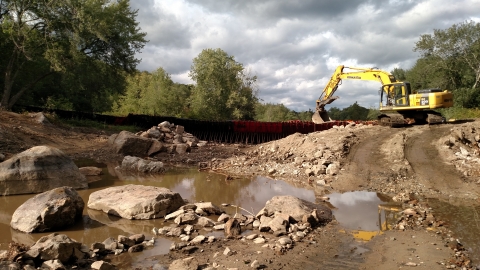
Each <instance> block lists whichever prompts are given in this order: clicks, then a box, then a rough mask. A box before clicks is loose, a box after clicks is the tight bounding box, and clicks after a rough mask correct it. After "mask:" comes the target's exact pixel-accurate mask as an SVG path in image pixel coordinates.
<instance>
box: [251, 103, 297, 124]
mask: <svg viewBox="0 0 480 270" xmlns="http://www.w3.org/2000/svg"><path fill="white" fill-rule="evenodd" d="M255 120H256V121H261V122H282V121H289V120H298V116H297V114H296V113H295V112H294V111H292V110H290V109H288V108H287V107H285V105H283V104H271V103H266V104H262V103H257V104H256V105H255Z"/></svg>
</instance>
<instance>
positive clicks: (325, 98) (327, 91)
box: [312, 65, 397, 124]
mask: <svg viewBox="0 0 480 270" xmlns="http://www.w3.org/2000/svg"><path fill="white" fill-rule="evenodd" d="M345 68H347V69H349V70H353V71H351V72H344V69H345ZM343 79H350V80H369V81H378V82H380V83H381V84H382V85H386V84H391V83H394V82H396V81H397V80H396V79H395V77H394V76H393V75H392V74H390V73H388V72H386V71H383V70H379V69H375V68H358V67H345V66H343V65H341V66H338V67H337V69H335V72H334V73H333V75H332V77H331V78H330V81H329V82H328V83H327V85H326V86H325V88H324V89H323V92H322V93H321V95H320V97H319V98H318V100H317V104H316V107H315V113H314V114H313V116H312V120H313V122H315V123H317V124H318V123H323V122H328V121H331V119H330V118H329V117H328V114H327V111H326V110H325V105H327V104H330V103H332V102H333V101H335V100H336V99H338V97H337V96H333V94H334V93H335V91H337V88H338V86H339V85H341V83H342V80H343ZM386 94H389V93H386Z"/></svg>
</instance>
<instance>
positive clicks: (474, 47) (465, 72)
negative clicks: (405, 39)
mask: <svg viewBox="0 0 480 270" xmlns="http://www.w3.org/2000/svg"><path fill="white" fill-rule="evenodd" d="M414 50H415V51H418V52H420V54H421V58H420V59H418V60H417V62H416V64H415V66H414V67H413V68H412V69H410V70H409V71H407V79H408V80H409V81H410V82H411V83H412V86H413V88H414V89H419V88H431V87H438V88H442V89H450V90H453V91H454V95H455V106H464V107H467V108H473V107H478V106H479V105H480V98H479V96H480V93H479V92H480V23H476V22H473V21H466V22H462V23H459V24H454V25H452V26H451V27H450V28H448V29H435V30H434V31H433V34H425V35H422V36H421V37H420V39H419V41H418V42H417V43H416V44H415V49H414ZM457 102H458V103H457Z"/></svg>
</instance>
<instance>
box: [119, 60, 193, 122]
mask: <svg viewBox="0 0 480 270" xmlns="http://www.w3.org/2000/svg"><path fill="white" fill-rule="evenodd" d="M191 88H192V87H191V86H189V85H183V84H176V83H174V82H173V81H172V79H171V78H170V75H169V74H168V73H167V72H166V71H165V70H164V69H163V68H158V69H157V70H156V71H154V72H153V73H149V72H146V71H144V72H138V73H135V74H133V75H130V76H128V78H127V87H126V92H125V95H124V96H122V97H121V98H120V99H119V105H118V106H117V107H116V108H115V110H114V111H115V112H116V113H120V114H128V113H137V114H147V115H156V116H159V115H162V116H175V117H186V116H187V114H188V103H187V102H186V101H187V100H188V98H189V96H190V94H191Z"/></svg>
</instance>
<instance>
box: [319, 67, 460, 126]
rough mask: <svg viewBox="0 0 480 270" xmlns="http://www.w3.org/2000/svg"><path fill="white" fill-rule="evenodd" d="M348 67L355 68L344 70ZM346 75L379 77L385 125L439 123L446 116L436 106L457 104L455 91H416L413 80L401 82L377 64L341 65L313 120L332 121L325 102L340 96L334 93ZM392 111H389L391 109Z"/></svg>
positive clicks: (327, 102) (362, 77)
mask: <svg viewBox="0 0 480 270" xmlns="http://www.w3.org/2000/svg"><path fill="white" fill-rule="evenodd" d="M344 68H348V69H351V70H354V71H353V72H343V69H344ZM342 79H351V80H370V81H379V82H380V83H381V84H382V87H381V89H380V91H379V93H380V111H381V112H383V113H382V114H380V115H379V116H378V120H379V123H380V124H381V125H384V126H392V127H398V126H404V125H405V124H413V123H419V124H424V123H428V124H435V123H442V122H444V120H445V119H444V118H443V117H442V115H441V114H440V113H438V112H435V111H433V110H432V109H437V108H448V107H452V106H453V95H452V93H450V92H448V91H447V90H445V91H442V90H440V89H436V88H435V89H425V90H418V91H416V93H413V92H412V90H411V88H410V83H408V82H399V81H397V80H396V79H395V77H394V76H393V75H392V74H390V73H389V72H386V71H383V70H379V69H373V68H354V67H345V66H338V67H337V69H336V70H335V73H334V74H333V76H332V78H331V79H330V81H329V82H328V84H327V86H325V89H323V92H322V94H321V95H320V97H319V98H318V100H317V106H316V108H315V113H314V114H313V116H312V121H313V122H314V123H316V124H320V123H324V122H328V121H331V119H330V118H329V117H328V113H327V111H326V110H325V105H327V104H330V103H332V102H333V101H334V100H336V99H338V97H337V96H335V97H334V96H332V95H333V93H335V91H336V90H337V88H338V86H339V85H340V84H341V82H342ZM387 112H388V113H387Z"/></svg>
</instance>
